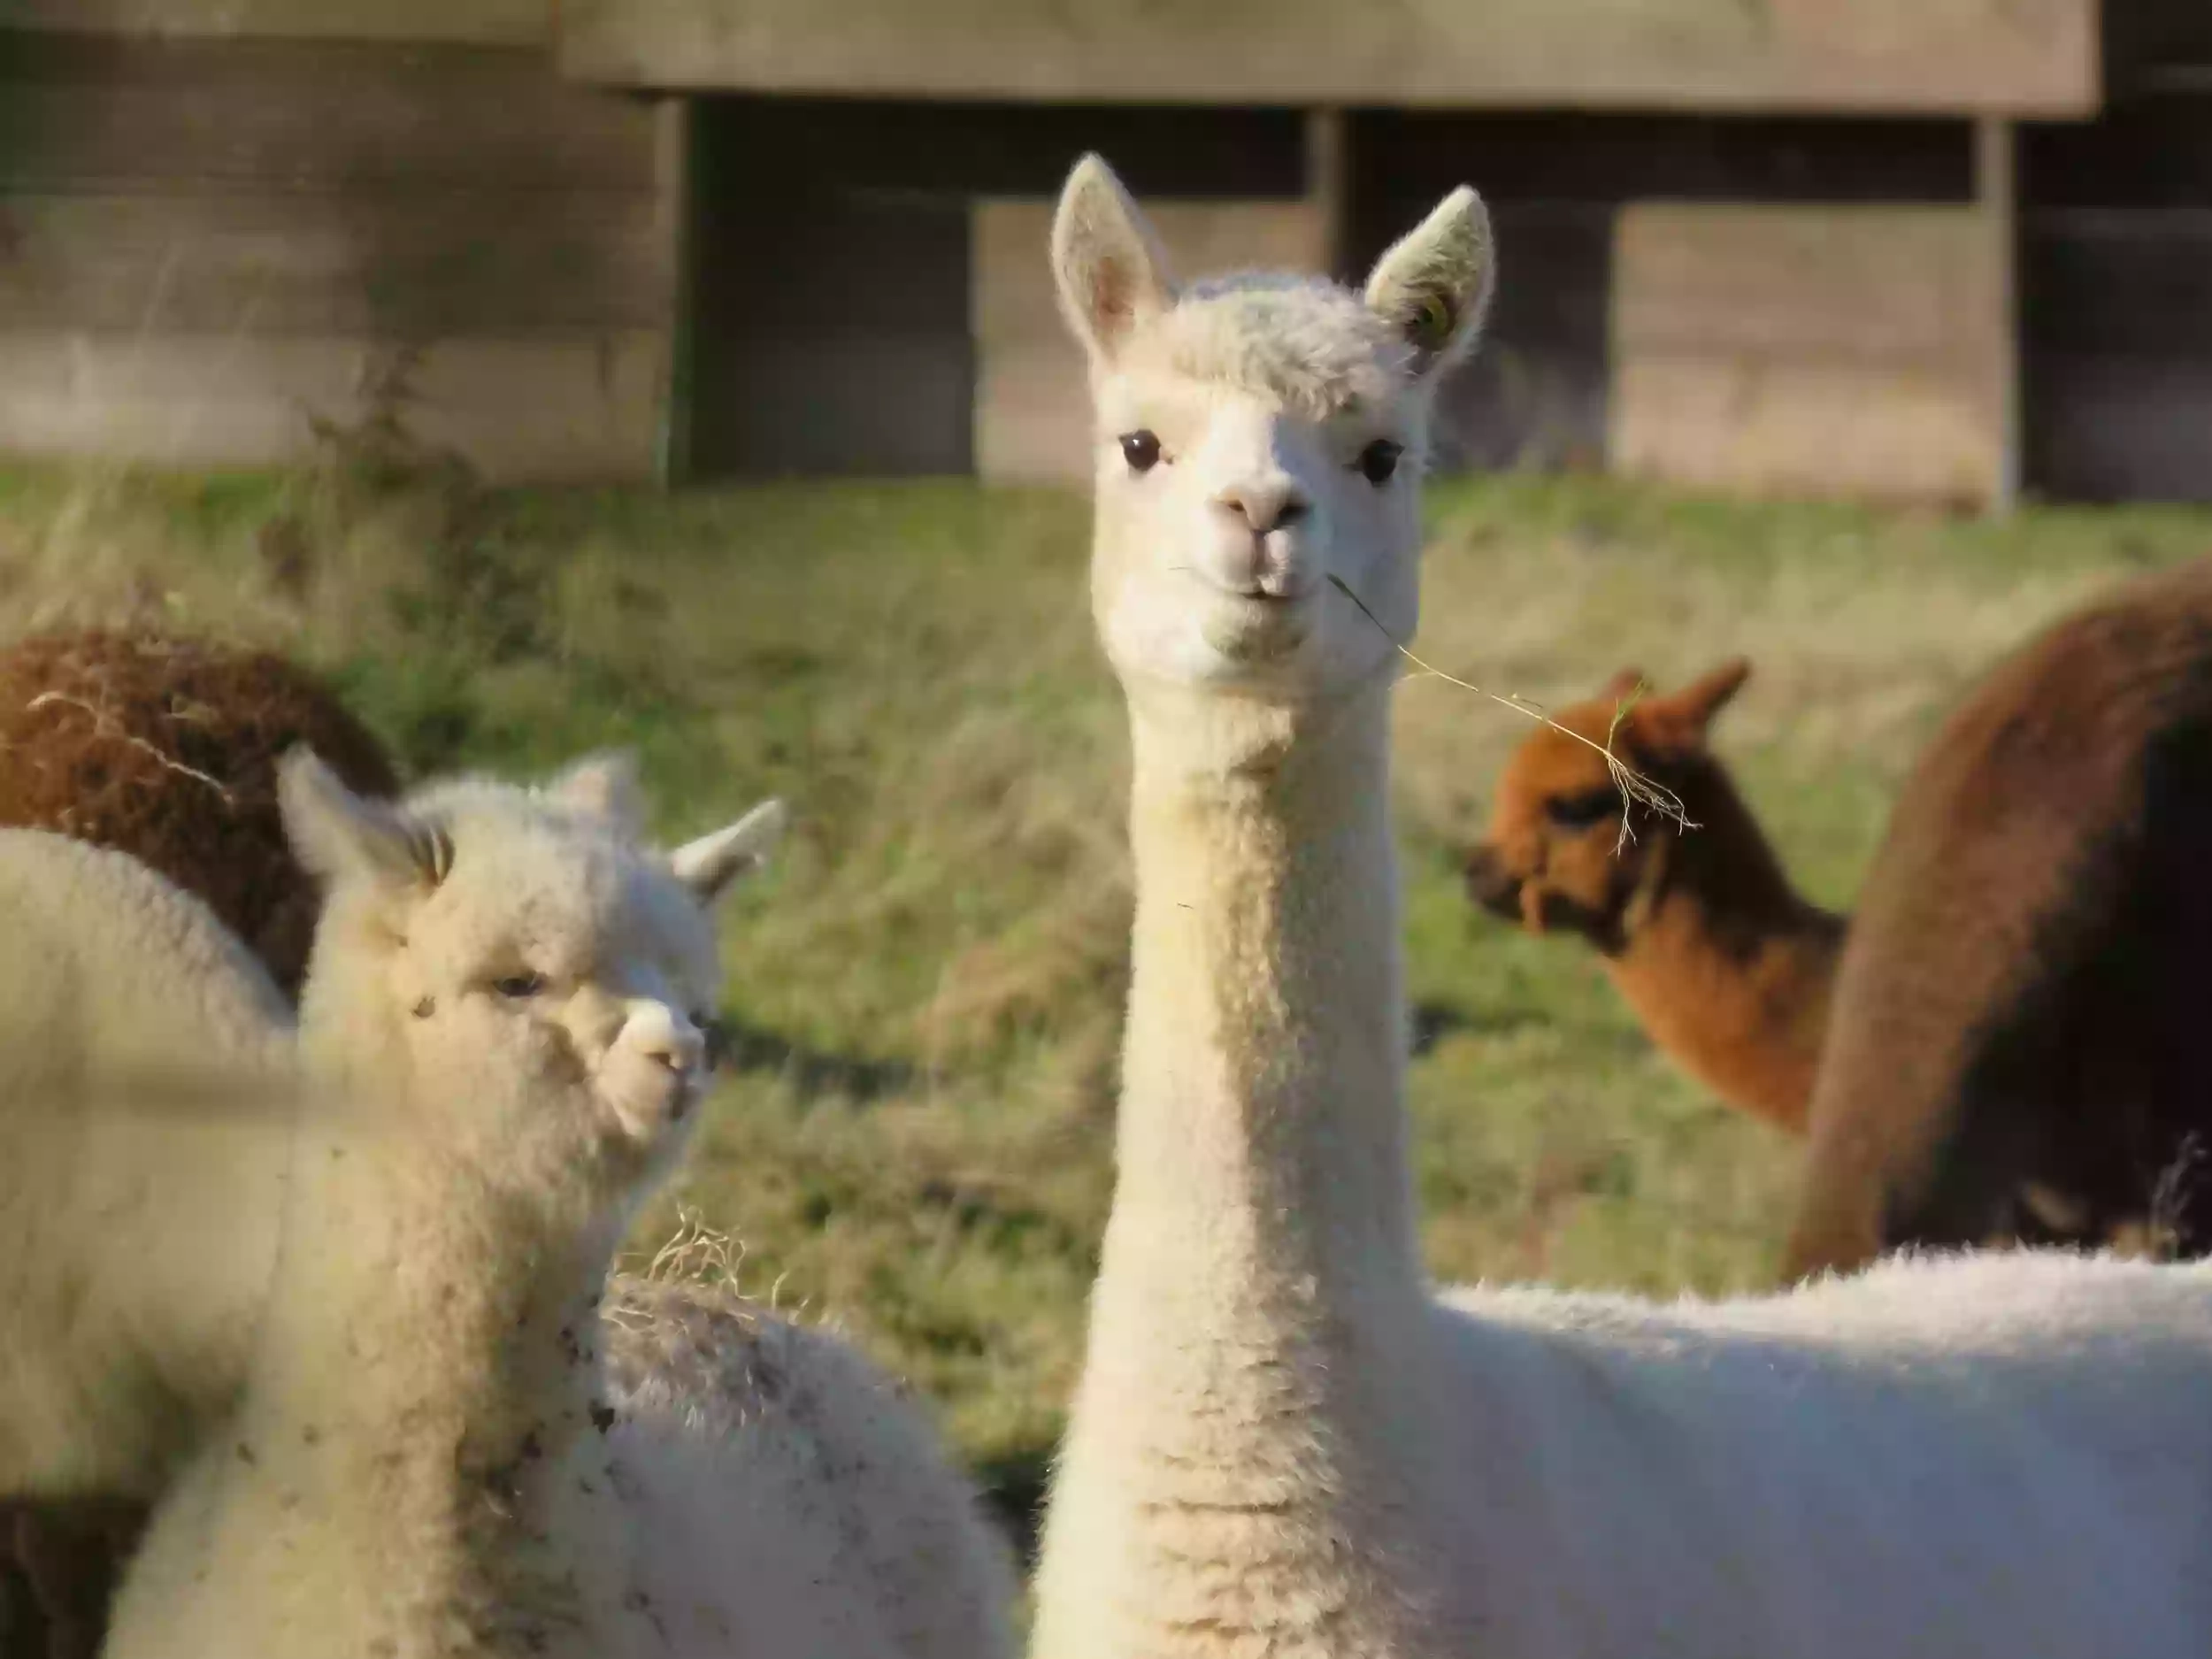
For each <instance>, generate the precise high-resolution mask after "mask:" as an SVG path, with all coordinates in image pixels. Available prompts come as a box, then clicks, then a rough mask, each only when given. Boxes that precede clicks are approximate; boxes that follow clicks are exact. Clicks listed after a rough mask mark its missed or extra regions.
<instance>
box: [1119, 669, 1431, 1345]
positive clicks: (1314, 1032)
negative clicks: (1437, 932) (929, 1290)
mask: <svg viewBox="0 0 2212 1659" xmlns="http://www.w3.org/2000/svg"><path fill="white" fill-rule="evenodd" d="M1389 702H1390V686H1389V682H1388V680H1379V681H1377V682H1376V683H1374V684H1373V685H1371V686H1370V687H1367V688H1366V689H1365V690H1363V692H1362V693H1360V694H1359V695H1357V696H1356V698H1354V699H1353V700H1351V701H1350V702H1348V703H1341V704H1338V705H1334V706H1332V707H1329V708H1326V709H1322V710H1297V711H1295V712H1286V711H1284V710H1260V709H1252V708H1245V707H1240V706H1237V705H1230V706H1227V707H1221V706H1210V705H1209V704H1207V703H1202V702H1199V701H1196V700H1193V701H1192V702H1190V703H1183V702H1182V701H1181V699H1179V698H1178V699H1164V700H1159V701H1155V700H1153V699H1151V698H1148V697H1146V696H1142V695H1140V696H1137V697H1133V700H1132V716H1133V736H1134V743H1135V761H1136V765H1135V772H1134V778H1133V792H1132V803H1131V814H1130V833H1131V840H1132V843H1133V850H1134V854H1135V862H1136V884H1137V912H1136V926H1135V932H1134V935H1133V956H1134V962H1133V979H1132V984H1131V989H1130V998H1129V1009H1128V1027H1127V1035H1126V1039H1125V1055H1124V1075H1123V1085H1122V1098H1121V1116H1120V1128H1119V1137H1120V1139H1119V1151H1118V1164H1119V1169H1118V1189H1117V1193H1116V1196H1115V1202H1114V1212H1113V1217H1112V1221H1111V1224H1110V1228H1109V1231H1108V1237H1107V1240H1106V1254H1105V1259H1104V1262H1103V1263H1102V1283H1101V1286H1100V1294H1101V1295H1102V1297H1106V1298H1107V1299H1108V1300H1110V1301H1115V1300H1118V1295H1119V1294H1120V1293H1121V1292H1122V1291H1129V1292H1133V1293H1134V1294H1135V1296H1136V1298H1137V1299H1138V1300H1139V1301H1141V1302H1143V1303H1145V1304H1146V1305H1148V1306H1150V1307H1151V1308H1152V1309H1153V1310H1154V1311H1155V1312H1156V1313H1157V1312H1163V1311H1164V1310H1166V1309H1168V1308H1170V1307H1181V1308H1183V1309H1185V1310H1186V1314H1185V1315H1179V1316H1176V1317H1177V1323H1179V1324H1183V1323H1185V1319H1186V1317H1187V1316H1188V1315H1190V1314H1195V1313H1196V1312H1197V1311H1198V1310H1194V1309H1191V1308H1190V1306H1189V1304H1191V1303H1192V1302H1222V1303H1225V1304H1242V1305H1241V1306H1234V1305H1223V1306H1220V1307H1217V1308H1216V1309H1214V1310H1211V1314H1210V1316H1208V1317H1224V1318H1229V1319H1232V1320H1234V1321H1236V1322H1238V1323H1242V1322H1244V1321H1245V1320H1247V1319H1257V1320H1258V1321H1259V1322H1260V1323H1261V1324H1262V1325H1265V1326H1267V1327H1269V1328H1271V1329H1279V1330H1280V1332H1281V1334H1282V1335H1283V1337H1284V1339H1285V1340H1288V1341H1293V1342H1295V1341H1298V1340H1303V1339H1304V1338H1305V1337H1308V1336H1310V1335H1312V1334H1313V1330H1312V1329H1310V1328H1309V1327H1317V1326H1318V1325H1321V1324H1323V1323H1325V1318H1324V1310H1325V1309H1327V1308H1330V1307H1332V1306H1333V1307H1335V1308H1337V1309H1339V1310H1341V1309H1342V1308H1343V1307H1345V1306H1347V1305H1351V1304H1354V1303H1364V1302H1368V1301H1369V1300H1370V1299H1374V1298H1381V1299H1382V1300H1384V1301H1390V1300H1393V1299H1394V1295H1395V1294H1396V1293H1398V1292H1401V1291H1406V1290H1415V1289H1417V1286H1418V1285H1419V1283H1420V1271H1419V1265H1418V1246H1417V1238H1416V1233H1415V1227H1414V1218H1413V1204H1412V1198H1411V1193H1410V1189H1409V1173H1408V1168H1407V1159H1406V1147H1405V1121H1404V1114H1403V1110H1402V1080H1403V1071H1404V1056H1405V1042H1406V1028H1405V1020H1404V1012H1403V1009H1402V995H1401V983H1402V969H1401V965H1400V957H1399V942H1398V931H1399V929H1398V920H1399V897H1398V881H1397V867H1396V858H1395V855H1394V849H1393V845H1392V838H1391V826H1390V806H1389V759H1388V719H1389ZM1300 1310H1305V1311H1303V1312H1301V1311H1300ZM1338 1329H1339V1331H1340V1330H1341V1326H1340V1325H1339V1327H1338Z"/></svg>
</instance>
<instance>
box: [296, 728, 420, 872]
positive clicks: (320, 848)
mask: <svg viewBox="0 0 2212 1659" xmlns="http://www.w3.org/2000/svg"><path fill="white" fill-rule="evenodd" d="M277 810H278V811H279V813H280V815H281V816H282V818H283V819H284V834H285V839H286V840H287V841H289V842H290V843H291V848H292V856H294V857H296V858H297V859H298V860H299V861H300V864H301V866H302V867H303V869H305V870H306V871H307V872H308V873H309V874H310V875H311V876H313V877H314V878H315V879H316V880H317V881H318V882H319V883H320V884H321V885H323V886H324V887H331V886H334V885H335V884H336V883H338V882H340V881H343V880H347V879H361V878H365V879H370V880H374V881H379V882H382V883H385V884H387V885H389V886H396V887H435V886H437V885H438V883H439V882H441V881H442V880H444V879H445V878H446V874H447V872H449V871H450V870H451V869H452V868H453V840H452V838H451V837H450V836H449V835H448V834H447V833H446V832H445V830H444V828H443V827H442V826H440V825H437V824H434V823H432V822H430V821H428V820H426V819H424V818H418V817H416V816H415V815H414V814H412V813H411V812H409V811H408V810H406V809H404V808H403V807H398V806H394V805H392V804H391V803H388V802H383V801H369V800H364V799H363V798H362V797H361V796H359V795H356V794H354V793H353V791H352V790H350V789H349V788H347V787H346V786H345V784H344V782H343V781H342V780H341V779H340V778H339V776H338V774H337V773H336V772H333V771H331V769H330V768H329V767H328V766H327V765H326V764H324V763H323V760H322V757H320V756H319V755H317V754H316V753H315V751H314V750H313V749H310V748H308V747H307V746H306V745H305V744H299V745H296V746H295V747H294V748H292V749H289V750H288V751H286V753H285V756H284V757H283V758H282V759H281V760H280V761H279V762H278V763H277Z"/></svg>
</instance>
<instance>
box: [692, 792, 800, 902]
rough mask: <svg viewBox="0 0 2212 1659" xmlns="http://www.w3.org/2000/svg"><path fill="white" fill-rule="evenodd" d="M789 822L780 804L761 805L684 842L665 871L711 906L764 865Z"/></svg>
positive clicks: (700, 900)
mask: <svg viewBox="0 0 2212 1659" xmlns="http://www.w3.org/2000/svg"><path fill="white" fill-rule="evenodd" d="M790 821H791V814H790V813H789V812H788V811H787V810H785V807H784V804H783V803H782V802H780V801H763V802H762V803H760V804H759V805H758V806H757V807H755V808H754V809H753V810H751V811H749V812H748V813H747V814H746V815H745V816H744V817H743V818H740V819H738V820H737V822H736V823H734V824H732V825H728V826H726V827H724V828H722V829H718V830H716V831H714V832H713V833H711V834H708V835H702V836H701V837H699V839H698V840H697V841H686V842H685V843H684V844H683V845H682V846H681V847H679V848H678V849H676V850H675V851H674V852H672V853H671V854H669V855H668V867H669V868H670V869H671V870H672V871H674V872H675V873H676V879H677V880H679V881H680V882H682V883H683V884H684V885H685V886H686V887H689V888H690V889H691V890H692V892H693V894H694V895H696V896H697V898H698V900H699V902H701V903H702V904H711V903H713V902H715V900H717V899H718V898H720V897H721V896H722V895H723V894H724V892H726V890H727V889H728V887H729V886H730V884H731V883H732V882H733V881H735V880H736V879H738V878H739V877H740V876H747V875H750V874H751V873H752V872H754V871H756V870H758V869H759V868H760V867H761V866H762V865H764V864H766V863H767V862H768V855H769V854H770V853H771V852H772V851H774V850H775V846H776V843H777V842H778V841H781V840H782V839H783V832H784V828H785V826H787V824H789V822H790Z"/></svg>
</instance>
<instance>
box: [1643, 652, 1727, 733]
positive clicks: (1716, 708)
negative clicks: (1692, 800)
mask: <svg viewBox="0 0 2212 1659" xmlns="http://www.w3.org/2000/svg"><path fill="white" fill-rule="evenodd" d="M1750 678H1751V662H1750V659H1749V658H1747V657H1730V658H1729V659H1728V660H1727V661H1726V662H1724V663H1722V664H1718V665H1717V667H1714V668H1710V669H1708V670H1707V671H1706V672H1704V673H1702V674H1700V675H1699V676H1698V677H1697V678H1696V679H1695V680H1692V681H1690V683H1689V684H1688V685H1686V686H1684V687H1681V688H1680V689H1679V690H1677V691H1671V692H1669V693H1668V694H1667V695H1665V696H1663V697H1655V698H1653V699H1652V700H1651V701H1649V702H1648V703H1645V704H1643V705H1642V708H1641V709H1640V710H1639V712H1640V714H1641V715H1642V716H1643V720H1644V724H1645V726H1646V729H1647V733H1649V735H1650V736H1651V737H1652V738H1653V739H1654V741H1661V742H1665V743H1668V744H1671V745H1672V746H1673V747H1675V748H1678V749H1690V748H1694V747H1695V746H1697V745H1699V744H1701V743H1702V742H1704V741H1705V734H1706V732H1707V731H1708V730H1709V728H1710V727H1711V726H1712V724H1713V720H1714V718H1715V717H1717V715H1718V714H1719V713H1720V711H1721V710H1723V709H1724V708H1726V707H1727V706H1728V704H1729V703H1730V701H1731V700H1732V698H1733V697H1734V696H1735V695H1736V694H1737V693H1738V692H1739V691H1741V690H1742V689H1743V683H1744V681H1745V680H1748V679H1750Z"/></svg>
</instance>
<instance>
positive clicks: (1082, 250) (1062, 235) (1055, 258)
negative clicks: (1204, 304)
mask: <svg viewBox="0 0 2212 1659" xmlns="http://www.w3.org/2000/svg"><path fill="white" fill-rule="evenodd" d="M1052 278H1053V281H1054V283H1055V285H1056V287H1057V288H1058V289H1059V293H1060V310H1061V311H1062V313H1063V314H1064V315H1065V317H1066V318H1067V319H1068V326H1069V327H1071V329H1073V330H1074V331H1075V335H1076V338H1077V339H1079V340H1080V341H1081V342H1083V346H1084V349H1086V350H1087V351H1088V352H1089V353H1090V354H1091V356H1092V357H1094V358H1096V359H1098V360H1100V361H1102V362H1108V363H1110V362H1111V361H1113V359H1114V357H1115V355H1116V353H1118V351H1119V350H1120V349H1121V348H1122V346H1123V345H1124V344H1125V343H1126V342H1127V341H1128V338H1129V335H1130V334H1131V333H1132V332H1133V330H1134V329H1135V328H1136V326H1137V325H1138V324H1139V323H1141V322H1142V321H1143V320H1145V319H1147V318H1149V317H1155V316H1157V315H1158V314H1159V313H1160V312H1162V311H1165V310H1166V309H1167V308H1168V306H1169V305H1171V303H1173V302H1174V297H1175V289H1174V284H1173V283H1172V282H1171V280H1170V279H1169V276H1168V271H1167V259H1166V257H1165V256H1164V254H1163V253H1162V252H1161V250H1160V242H1159V238H1158V237H1156V235H1154V234H1153V233H1152V227H1151V226H1150V225H1149V224H1148V223H1147V222H1146V220H1145V217H1144V215H1143V213H1141V211H1138V208H1137V204H1136V203H1135V202H1134V201H1133V199H1131V197H1130V195H1129V192H1128V191H1127V190H1126V189H1125V188H1123V187H1122V182H1121V180H1119V179H1118V178H1116V177H1115V176H1114V170H1113V169H1112V168H1111V167H1110V166H1108V165H1106V163H1105V162H1104V160H1103V159H1102V158H1101V157H1098V156H1096V155H1086V156H1085V157H1083V158H1082V159H1081V160H1080V161H1079V162H1077V163H1076V164H1075V166H1074V169H1073V170H1072V171H1071V172H1070V173H1069V174H1068V181H1067V183H1066V184H1065V185H1064V187H1062V188H1061V191H1060V208H1059V211H1058V212H1057V213H1056V214H1055V215H1054V216H1053V220H1052Z"/></svg>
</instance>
